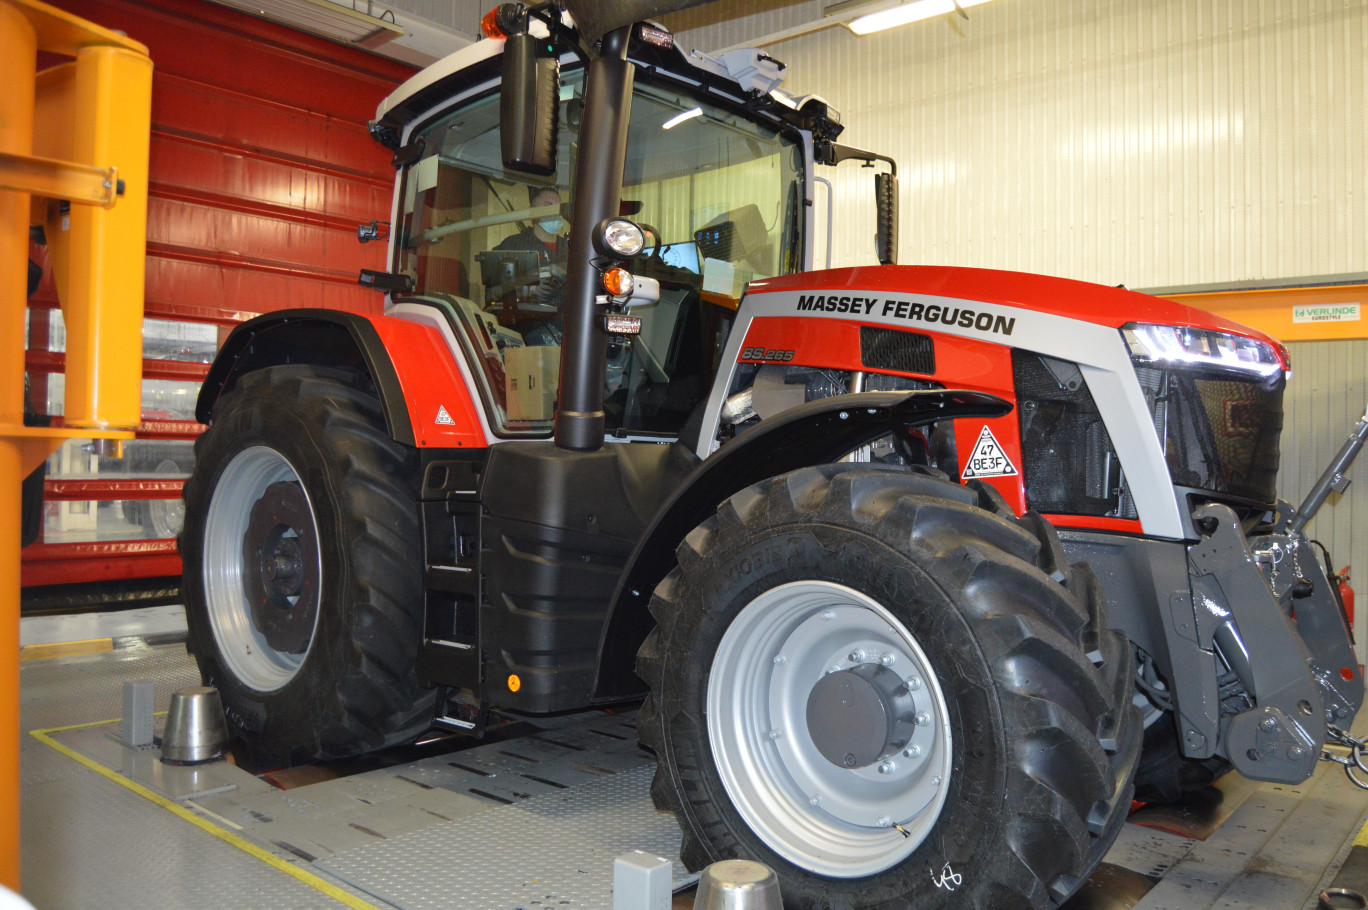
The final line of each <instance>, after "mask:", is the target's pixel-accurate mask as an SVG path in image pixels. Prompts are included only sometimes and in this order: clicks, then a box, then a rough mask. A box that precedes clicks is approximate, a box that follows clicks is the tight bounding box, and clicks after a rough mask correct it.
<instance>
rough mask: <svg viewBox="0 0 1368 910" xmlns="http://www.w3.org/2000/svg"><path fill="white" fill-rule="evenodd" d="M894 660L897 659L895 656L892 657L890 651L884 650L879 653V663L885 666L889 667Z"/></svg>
mask: <svg viewBox="0 0 1368 910" xmlns="http://www.w3.org/2000/svg"><path fill="white" fill-rule="evenodd" d="M895 660H897V658H896V657H894V655H893V652H892V651H885V652H883V653H882V654H880V655H879V663H881V664H883V665H884V666H885V667H891V666H892V665H893V661H895Z"/></svg>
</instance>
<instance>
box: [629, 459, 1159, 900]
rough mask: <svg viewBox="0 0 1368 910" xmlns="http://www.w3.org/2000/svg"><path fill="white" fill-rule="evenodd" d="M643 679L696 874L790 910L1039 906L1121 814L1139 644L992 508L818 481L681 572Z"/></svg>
mask: <svg viewBox="0 0 1368 910" xmlns="http://www.w3.org/2000/svg"><path fill="white" fill-rule="evenodd" d="M678 560H679V565H678V568H676V569H675V570H674V571H673V572H672V573H671V574H670V575H669V576H668V577H667V578H666V579H665V580H664V581H663V582H662V583H661V584H660V586H659V587H658V588H657V589H656V592H655V596H654V597H653V599H652V602H651V611H652V614H653V615H654V617H655V619H656V621H657V623H658V625H657V628H656V630H655V631H654V632H653V633H652V634H651V635H650V637H649V638H647V640H646V642H645V643H644V644H643V645H642V648H641V651H640V652H639V655H638V661H637V672H638V673H639V674H640V675H641V676H642V677H643V678H644V679H645V680H646V682H647V683H648V685H649V687H650V697H649V698H648V700H647V702H646V704H645V705H644V706H643V708H642V711H641V719H640V738H641V741H642V743H643V744H645V745H646V746H648V747H649V748H651V749H652V750H654V751H655V753H656V756H657V760H658V763H659V764H658V771H657V774H656V778H655V781H654V785H653V787H652V795H653V797H654V798H655V801H656V804H657V806H659V807H660V808H662V809H668V810H670V811H672V812H674V813H675V815H676V817H677V818H678V820H679V823H680V827H681V828H682V830H683V835H684V844H683V850H682V856H683V859H684V861H685V863H686V864H687V865H688V866H689V867H690V868H693V869H697V868H700V867H702V866H703V865H706V864H707V863H710V862H713V861H716V860H719V859H724V858H734V857H745V858H749V859H756V860H759V861H761V862H764V863H766V864H767V865H769V866H770V867H772V868H773V869H775V870H776V872H777V873H778V875H779V878H780V881H781V884H782V890H783V893H784V901H785V906H786V907H788V908H791V910H799V908H801V910H818V908H820V910H837V908H840V910H875V908H878V910H892V908H908V907H918V908H926V907H955V908H966V907H976V908H982V910H1001V908H1004V907H1011V908H1026V907H1031V908H1043V907H1050V906H1053V905H1056V904H1058V903H1060V902H1062V901H1063V900H1064V899H1065V898H1066V897H1067V896H1068V895H1069V894H1071V893H1072V892H1073V891H1074V890H1075V889H1076V888H1077V887H1078V886H1079V885H1081V884H1082V883H1083V881H1084V880H1086V878H1087V876H1088V875H1089V873H1090V872H1091V871H1092V869H1093V867H1094V866H1095V865H1096V864H1097V862H1098V860H1099V859H1100V858H1101V857H1102V855H1103V853H1105V852H1106V849H1107V847H1108V846H1109V845H1110V844H1111V843H1112V841H1113V840H1114V839H1115V837H1116V835H1117V833H1118V832H1119V830H1120V827H1121V825H1122V824H1123V823H1124V820H1125V815H1126V812H1127V810H1128V809H1129V808H1130V799H1131V775H1132V773H1133V768H1134V763H1135V760H1136V757H1137V755H1138V753H1139V749H1140V737H1141V722H1140V714H1139V710H1138V709H1137V708H1135V706H1134V705H1133V704H1132V703H1131V695H1132V691H1133V690H1132V687H1133V680H1132V676H1131V674H1132V656H1131V651H1130V647H1129V644H1128V642H1127V641H1126V639H1125V638H1124V636H1123V635H1121V634H1120V633H1118V632H1113V631H1111V630H1110V629H1109V628H1108V627H1107V623H1106V617H1105V614H1104V607H1103V602H1102V598H1101V596H1100V593H1099V591H1098V590H1097V588H1096V581H1095V578H1094V577H1093V575H1092V573H1091V572H1090V571H1089V570H1088V569H1087V568H1086V567H1084V566H1069V565H1068V564H1067V562H1066V561H1065V556H1064V552H1063V550H1062V549H1061V548H1060V546H1059V542H1058V539H1057V538H1056V536H1055V534H1054V532H1053V530H1052V529H1051V528H1050V527H1049V525H1047V524H1046V523H1045V522H1044V521H1043V520H1041V519H1040V518H1039V517H1038V516H1035V515H1027V516H1026V517H1024V518H1021V519H1017V518H1016V517H1014V516H1012V514H1011V511H1010V509H1008V507H1007V505H1006V503H1005V502H1003V501H1002V499H1001V497H1000V496H998V495H997V494H996V493H995V492H994V491H992V489H991V488H990V487H987V486H986V485H982V484H978V483H975V484H974V485H972V486H969V487H963V486H959V485H957V484H953V483H950V482H948V481H946V480H944V479H942V478H940V477H932V476H927V475H922V474H913V473H907V472H906V471H898V470H895V471H880V470H870V469H869V467H868V466H850V465H828V466H823V467H817V468H808V469H803V470H800V471H795V472H793V473H792V474H788V475H785V476H782V477H778V478H774V479H772V480H769V481H766V482H764V483H761V484H758V485H756V486H752V487H750V488H748V489H746V490H743V491H742V492H740V493H738V494H737V495H735V496H733V497H732V498H731V499H729V500H728V501H726V502H724V503H723V504H722V506H721V507H720V508H719V509H718V512H717V515H716V516H715V517H713V518H710V519H709V520H708V521H706V522H705V523H704V524H703V525H701V526H700V527H698V528H697V529H695V530H694V531H693V532H691V533H690V534H689V536H688V537H687V538H686V539H685V540H684V542H683V543H682V544H681V545H680V546H679V548H678Z"/></svg>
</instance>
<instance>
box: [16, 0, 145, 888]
mask: <svg viewBox="0 0 1368 910" xmlns="http://www.w3.org/2000/svg"><path fill="white" fill-rule="evenodd" d="M40 48H41V49H42V50H45V51H51V52H54V53H58V54H63V55H65V56H68V57H74V58H75V60H76V62H75V64H72V65H67V66H63V67H58V68H56V69H55V70H54V71H49V72H47V73H45V75H44V77H43V79H42V80H41V81H42V83H43V85H44V97H43V100H42V101H39V100H38V95H37V94H36V92H37V86H38V84H39V81H40V80H39V79H38V77H37V76H36V74H35V69H36V67H37V60H38V50H39V49H40ZM68 83H69V84H68ZM151 96H152V62H151V60H149V59H148V57H147V48H146V47H144V46H143V45H141V44H139V43H138V42H136V41H132V40H130V39H129V38H127V37H125V36H123V35H120V34H118V33H117V32H112V31H109V30H107V29H102V28H100V27H99V26H95V25H92V24H91V23H88V22H85V21H84V20H82V19H79V18H77V17H75V16H72V15H71V14H70V13H66V12H63V11H62V10H59V9H57V8H56V7H53V6H49V5H48V4H45V3H42V2H40V0H0V884H4V885H5V886H6V887H8V888H10V889H11V890H14V891H18V890H19V865H20V846H19V843H20V831H19V820H20V806H19V795H20V787H19V736H20V730H19V565H20V556H19V545H20V539H19V538H20V526H21V524H22V515H21V510H22V496H23V494H22V492H21V490H22V482H23V478H24V477H25V476H27V475H28V474H29V473H30V472H31V471H32V470H33V469H34V468H36V467H37V466H38V465H39V464H41V463H42V461H43V459H44V458H46V457H47V456H48V455H49V454H51V453H52V452H53V451H55V450H56V448H57V447H58V446H59V445H61V443H62V442H63V440H64V439H67V438H76V437H98V438H107V439H128V438H131V437H132V435H133V434H132V433H131V432H130V431H129V430H128V429H126V428H128V427H132V426H135V425H136V424H137V423H138V418H139V403H140V394H139V390H140V385H141V368H142V304H143V300H142V298H143V260H144V257H145V255H146V254H145V250H146V235H147V150H148V132H149V119H150V111H151ZM35 121H38V122H39V123H40V124H41V125H42V127H43V128H42V129H40V130H39V138H38V139H37V140H35V134H34V126H35ZM120 169H122V173H120ZM119 183H122V184H123V195H122V196H120V195H118V189H119V187H118V184H119ZM34 193H37V194H40V195H42V196H44V197H52V198H58V199H66V200H69V201H70V202H72V203H73V205H72V206H71V212H70V218H69V219H68V221H69V229H68V225H67V224H61V223H58V224H55V225H54V226H53V228H52V230H53V232H54V233H55V234H56V236H54V237H52V238H50V240H51V245H52V248H53V251H54V259H60V260H61V261H60V262H59V263H54V268H55V269H59V270H60V272H61V273H60V274H59V275H58V279H59V281H58V284H59V286H61V287H62V288H63V293H62V305H63V309H64V310H65V312H66V320H67V325H68V333H67V341H68V355H67V365H66V374H67V388H68V392H67V410H66V415H67V419H66V425H65V426H62V427H57V428H52V429H49V428H46V427H42V428H39V427H26V426H24V311H25V308H26V306H27V296H28V293H27V292H28V288H27V278H28V229H29V220H30V217H31V215H32V206H31V198H32V194H34Z"/></svg>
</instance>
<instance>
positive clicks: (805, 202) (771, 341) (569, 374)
mask: <svg viewBox="0 0 1368 910" xmlns="http://www.w3.org/2000/svg"><path fill="white" fill-rule="evenodd" d="M683 5H691V4H681V3H679V2H678V0H676V2H674V3H669V2H654V3H653V2H642V0H635V2H627V0H618V2H612V3H591V2H588V0H562V2H553V3H543V4H540V5H536V6H524V5H520V4H505V5H504V6H502V7H500V8H498V9H497V10H496V11H494V12H493V13H491V15H490V16H489V17H487V24H488V26H489V27H490V30H491V31H493V32H495V33H496V34H497V35H499V36H501V37H496V38H493V39H491V40H486V41H482V42H480V43H477V44H475V45H473V46H471V47H469V48H467V49H465V50H463V51H461V52H460V53H458V54H455V55H453V56H452V57H450V58H448V59H446V60H444V61H442V62H440V63H438V64H436V65H434V66H433V67H431V68H429V69H427V70H425V71H423V72H422V73H419V74H418V75H417V76H415V77H414V78H413V79H412V80H410V81H409V82H408V83H406V84H405V85H404V86H402V87H401V88H400V89H398V90H397V91H396V92H395V93H394V94H393V95H392V96H391V97H390V98H389V99H387V100H386V101H385V102H384V103H383V104H382V105H381V107H380V109H379V111H378V114H377V119H376V120H375V121H373V123H372V125H371V131H372V133H373V135H374V136H375V137H376V138H377V139H378V140H379V141H380V142H382V143H384V144H385V145H386V146H387V147H388V148H390V149H391V150H393V152H394V163H395V166H396V168H397V172H398V174H397V182H396V192H395V198H394V210H393V214H392V216H391V220H390V223H389V226H390V230H389V243H390V265H389V271H387V272H384V273H366V274H364V275H363V279H362V280H363V283H368V284H371V285H373V286H374V287H376V288H378V289H381V290H383V291H385V292H386V293H387V295H388V306H387V307H386V310H385V313H384V315H380V316H369V315H358V314H354V313H343V312H330V311H324V310H284V311H279V312H273V313H270V314H268V315H265V316H261V317H259V318H256V319H253V320H251V321H250V322H247V323H244V324H243V325H241V326H240V327H238V329H237V330H236V331H235V332H234V333H233V335H232V336H231V338H230V339H229V340H228V341H227V342H226V344H225V345H224V346H223V348H222V350H221V351H220V353H219V355H218V358H217V360H216V361H215V363H214V366H213V368H212V370H211V371H210V374H209V377H208V379H207V381H206V382H205V383H204V387H203V391H202V393H201V396H200V399H199V406H198V412H197V416H198V418H199V419H200V420H201V421H203V422H204V423H206V424H209V425H210V429H209V430H208V432H206V433H205V434H204V435H203V436H202V437H201V439H200V441H199V442H198V444H197V446H196V465H195V472H194V475H193V477H192V478H191V480H190V481H189V482H188V483H187V485H186V489H185V502H186V525H185V531H184V533H183V535H182V537H181V542H180V545H181V551H182V553H183V554H184V558H185V565H186V576H185V584H184V594H185V598H186V604H187V609H188V613H189V622H190V647H191V650H192V651H193V653H194V655H195V657H196V659H197V660H198V662H199V666H200V668H201V671H202V673H203V676H204V680H205V682H206V683H208V684H211V685H214V686H217V687H218V689H219V691H220V692H221V694H222V697H223V702H224V705H225V707H226V710H227V714H228V718H229V723H230V725H231V727H232V729H233V731H234V733H235V734H236V735H237V736H238V737H239V739H240V740H241V742H242V744H243V745H244V747H246V748H248V749H250V750H253V751H255V752H257V753H260V754H264V755H270V756H275V757H278V758H279V759H282V760H285V761H305V760H310V759H327V758H337V757H341V756H348V755H354V754H358V753H362V752H367V751H370V750H375V749H380V748H383V747H386V746H389V745H392V744H396V743H402V742H405V741H407V740H412V739H413V738H415V737H417V736H418V735H419V734H421V733H422V732H424V731H425V730H427V729H428V728H429V726H430V725H431V724H432V723H433V721H434V718H435V717H444V718H445V719H447V720H448V721H451V720H455V721H458V722H464V723H467V724H469V725H478V723H479V718H480V717H482V716H483V713H484V712H485V711H486V710H488V709H490V708H497V709H500V710H501V711H505V712H526V713H529V714H542V713H551V712H561V711H567V710H571V709H583V708H586V707H590V706H596V705H609V704H617V703H622V702H628V701H631V700H633V699H640V698H641V697H642V696H643V695H644V696H645V697H646V701H645V703H644V705H643V706H642V708H641V711H640V715H639V729H640V737H641V741H642V743H643V744H645V745H646V746H648V747H649V748H650V749H651V750H653V751H654V752H655V754H656V756H657V758H658V761H659V773H658V775H657V778H656V781H655V785H654V787H653V788H652V790H653V794H654V796H655V798H656V800H657V802H658V804H659V805H660V806H661V807H663V808H668V809H670V810H672V811H673V812H674V813H675V814H676V815H677V817H678V819H679V822H680V825H681V827H682V829H683V832H684V847H683V859H684V860H685V862H686V863H687V864H688V865H690V866H691V867H693V868H697V867H699V866H701V865H703V864H705V863H707V862H709V861H712V860H715V859H719V858H725V857H747V858H753V859H758V860H760V861H763V862H765V863H767V864H768V865H770V866H771V867H772V868H774V869H775V870H776V871H777V872H778V874H779V876H780V879H781V881H782V883H783V890H784V894H785V895H786V901H787V904H788V906H791V907H804V908H807V907H817V906H822V907H850V908H894V907H906V906H911V905H914V904H915V905H916V906H941V905H946V904H950V903H953V904H954V905H955V906H974V907H983V908H1002V907H1027V906H1029V907H1047V906H1052V905H1055V904H1058V903H1059V902H1061V901H1063V900H1064V899H1065V898H1066V897H1067V896H1068V895H1069V894H1071V893H1072V892H1073V891H1074V890H1075V889H1076V888H1077V887H1078V886H1079V885H1080V884H1081V883H1082V882H1083V881H1084V880H1085V879H1086V878H1087V876H1088V874H1089V873H1090V872H1091V870H1092V869H1093V867H1094V865H1095V864H1096V863H1097V862H1098V860H1099V859H1100V857H1101V856H1102V855H1103V853H1104V852H1105V851H1106V849H1107V847H1108V846H1109V845H1110V843H1111V842H1112V840H1113V839H1114V838H1115V836H1116V834H1117V832H1118V830H1119V829H1120V826H1121V825H1122V823H1123V822H1124V819H1125V815H1126V812H1127V810H1128V808H1129V807H1130V804H1131V799H1132V794H1133V792H1134V790H1135V789H1136V788H1137V787H1138V788H1139V789H1140V792H1141V793H1143V794H1145V795H1146V796H1147V798H1160V797H1164V796H1173V795H1175V794H1177V793H1179V792H1181V791H1182V789H1183V788H1185V787H1190V786H1193V785H1198V784H1203V783H1205V782H1207V781H1209V780H1210V779H1212V777H1213V776H1215V775H1216V774H1219V773H1222V772H1223V771H1225V770H1227V769H1228V768H1230V767H1231V766H1232V765H1233V766H1234V767H1235V768H1236V769H1238V770H1239V771H1240V772H1242V773H1244V774H1246V775H1248V776H1250V777H1254V778H1257V779H1261V780H1274V781H1284V782H1297V781H1301V780H1303V779H1305V778H1306V777H1307V776H1308V775H1310V774H1311V772H1312V771H1313V770H1314V768H1315V767H1316V762H1317V760H1318V758H1319V757H1320V755H1321V750H1322V746H1323V744H1324V743H1325V742H1326V740H1327V738H1328V737H1332V736H1335V735H1337V734H1336V730H1337V729H1338V728H1337V726H1336V725H1341V726H1345V727H1347V726H1348V725H1349V723H1350V722H1351V721H1352V719H1353V717H1354V714H1355V712H1356V711H1357V710H1358V708H1359V705H1360V703H1361V701H1362V697H1363V686H1362V680H1361V679H1360V678H1359V674H1358V670H1357V662H1356V660H1355V658H1354V654H1353V652H1352V650H1351V647H1350V643H1349V636H1348V634H1347V630H1346V629H1345V626H1344V623H1343V621H1342V619H1341V614H1340V611H1339V609H1338V606H1337V602H1336V601H1335V600H1334V599H1333V596H1332V594H1331V591H1330V586H1329V584H1328V582H1327V580H1326V578H1325V576H1324V572H1323V571H1322V569H1321V567H1320V565H1319V563H1318V561H1317V560H1316V559H1315V558H1314V556H1312V555H1311V554H1310V553H1309V552H1308V549H1307V547H1306V543H1305V541H1304V540H1303V538H1302V537H1301V534H1300V529H1301V524H1304V521H1305V520H1306V519H1308V518H1309V514H1310V513H1314V508H1315V506H1318V505H1319V503H1315V504H1314V505H1313V506H1312V507H1311V508H1310V509H1309V510H1308V509H1303V510H1302V511H1301V513H1297V512H1295V511H1294V510H1292V509H1291V508H1290V507H1288V506H1287V505H1286V503H1281V502H1279V500H1278V498H1277V492H1276V479H1277V470H1278V439H1279V430H1280V428H1281V422H1282V405H1281V399H1282V393H1283V384H1284V381H1285V377H1286V375H1287V371H1288V362H1287V357H1286V353H1285V351H1284V350H1283V349H1282V348H1281V347H1280V346H1279V345H1278V344H1277V343H1276V342H1274V341H1273V340H1272V339H1270V338H1267V337H1265V336H1263V335H1260V334H1259V333H1257V332H1253V331H1250V330H1248V329H1246V328H1243V327H1241V326H1238V325H1235V324H1233V323H1230V322H1227V321H1225V320H1222V319H1219V318H1216V317H1213V316H1211V315H1209V314H1207V313H1203V312H1199V311H1196V310H1192V309H1189V308H1187V307H1183V306H1179V305H1176V304H1173V303H1169V302H1166V301H1163V300H1158V299H1155V298H1152V297H1147V296H1144V295H1141V294H1136V293H1132V292H1130V291H1127V290H1123V289H1118V288H1110V287H1101V286H1097V285H1091V284H1084V283H1080V282H1076V281H1066V280H1061V279H1055V278H1046V277H1041V276H1036V275H1025V274H1016V273H1008V272H992V271H984V270H977V269H958V268H942V267H904V266H896V265H891V264H888V263H890V262H891V260H892V258H893V256H892V251H893V249H894V248H895V247H896V215H895V211H894V210H895V201H896V182H895V180H894V179H893V177H892V170H891V166H892V162H891V161H889V159H887V158H884V157H883V156H880V155H877V154H873V153H869V152H864V151H861V150H859V149H854V148H850V147H847V146H843V145H840V144H839V143H838V142H837V141H836V140H837V138H838V136H839V134H840V132H841V124H840V119H839V117H838V115H837V114H836V112H835V111H834V110H832V109H831V108H830V107H829V106H828V105H827V104H826V103H825V102H824V101H823V100H822V99H820V98H817V97H804V98H798V97H793V96H791V95H788V94H785V93H784V92H782V91H781V90H780V89H779V87H778V86H779V82H780V81H781V79H782V76H783V70H784V67H783V64H781V63H779V62H778V61H776V60H774V59H772V58H770V57H768V56H766V55H764V54H762V53H759V52H757V51H738V52H734V53H729V54H725V55H723V56H720V57H716V58H714V57H708V56H704V55H699V54H685V53H683V52H681V51H680V50H679V49H678V48H677V47H675V46H674V43H673V40H672V38H671V36H670V35H669V34H668V33H667V32H666V31H665V30H663V29H661V28H660V27H658V26H656V25H654V24H652V23H651V22H649V21H645V20H647V19H648V17H650V16H653V15H658V14H660V13H662V12H665V11H668V10H669V9H671V8H679V7H680V6H683ZM852 159H853V160H856V161H859V162H862V163H864V164H866V165H869V166H871V167H873V168H875V169H877V170H879V171H880V173H879V174H878V176H876V178H875V186H874V192H875V194H876V196H877V199H878V203H879V227H878V233H877V237H876V241H877V242H876V246H877V248H878V252H879V258H880V261H881V262H883V263H884V264H883V265H880V266H875V267H868V268H851V269H837V270H831V271H825V272H809V271H807V269H809V268H810V267H811V264H812V257H813V237H814V234H815V233H816V231H815V230H814V223H813V222H814V217H813V207H812V202H811V200H812V193H811V191H810V188H811V186H812V180H813V176H814V168H815V167H816V166H834V165H837V164H839V163H840V162H842V161H846V160H852ZM567 216H568V218H567ZM566 223H568V229H569V230H568V239H567V236H566V230H565V224H566ZM383 232H384V228H383V227H382V225H381V224H380V223H378V222H377V223H375V224H373V225H370V226H367V227H363V228H362V234H363V236H378V235H380V234H382V233H383ZM1356 433H1357V436H1356V437H1355V438H1356V439H1357V441H1358V445H1361V444H1362V440H1363V438H1364V436H1368V422H1365V423H1364V424H1361V425H1360V428H1359V429H1358V430H1357V431H1356ZM1351 442H1352V440H1351ZM1347 448H1354V447H1353V446H1352V445H1348V446H1347ZM1348 458H1349V459H1352V453H1351V454H1350V455H1349V456H1348ZM1347 466H1348V461H1347V460H1343V459H1342V463H1341V465H1340V468H1341V473H1342V472H1343V470H1346V469H1347ZM1323 498H1324V497H1323V496H1322V499H1323ZM1298 522H1301V524H1298ZM952 892H953V894H952Z"/></svg>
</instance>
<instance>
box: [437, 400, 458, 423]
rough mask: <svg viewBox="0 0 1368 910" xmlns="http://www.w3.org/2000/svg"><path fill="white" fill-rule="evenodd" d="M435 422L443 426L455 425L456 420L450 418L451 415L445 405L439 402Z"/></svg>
mask: <svg viewBox="0 0 1368 910" xmlns="http://www.w3.org/2000/svg"><path fill="white" fill-rule="evenodd" d="M437 422H438V423H439V424H441V425H442V426H445V427H454V426H456V421H454V420H452V419H451V415H450V414H448V413H447V409H446V406H445V405H440V404H439V405H438V406H437Z"/></svg>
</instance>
